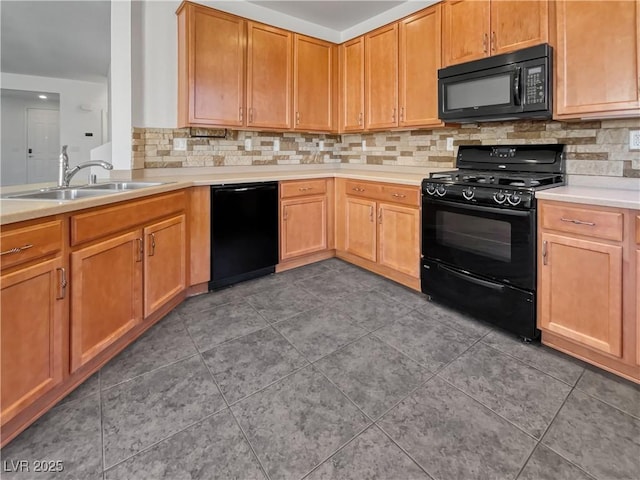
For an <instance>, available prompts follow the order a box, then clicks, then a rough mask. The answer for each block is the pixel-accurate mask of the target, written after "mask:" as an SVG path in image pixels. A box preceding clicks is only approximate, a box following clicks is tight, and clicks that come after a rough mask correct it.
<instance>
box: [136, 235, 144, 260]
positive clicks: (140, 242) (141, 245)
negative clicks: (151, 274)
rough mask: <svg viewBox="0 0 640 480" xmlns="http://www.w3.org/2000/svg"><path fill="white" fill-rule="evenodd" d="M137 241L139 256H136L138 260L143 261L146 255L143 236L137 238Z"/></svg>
mask: <svg viewBox="0 0 640 480" xmlns="http://www.w3.org/2000/svg"><path fill="white" fill-rule="evenodd" d="M136 242H137V243H138V258H136V262H141V261H142V257H143V256H144V241H143V240H142V239H141V238H136Z"/></svg>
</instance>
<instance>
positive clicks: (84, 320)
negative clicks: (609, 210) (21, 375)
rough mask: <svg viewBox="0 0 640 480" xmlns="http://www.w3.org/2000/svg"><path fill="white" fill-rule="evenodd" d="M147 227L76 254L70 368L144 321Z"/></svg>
mask: <svg viewBox="0 0 640 480" xmlns="http://www.w3.org/2000/svg"><path fill="white" fill-rule="evenodd" d="M142 241H143V240H142V231H141V230H136V231H133V232H129V233H126V234H124V235H120V236H117V237H115V238H111V239H109V240H105V241H103V242H99V243H96V244H93V245H91V246H88V247H85V248H81V249H79V250H77V251H75V252H73V253H72V254H71V371H72V372H74V371H75V370H77V369H78V368H80V367H81V366H82V365H84V364H86V363H87V362H89V361H90V360H91V359H93V358H94V357H95V356H96V355H98V354H99V353H100V352H102V351H103V350H104V349H105V348H107V347H108V346H109V345H111V344H112V343H113V342H115V341H116V340H117V339H119V338H120V337H122V336H123V335H124V334H125V333H126V332H128V331H129V330H131V329H132V328H133V327H135V326H136V325H137V324H138V323H140V322H141V321H142V266H143V255H144V248H143V244H142Z"/></svg>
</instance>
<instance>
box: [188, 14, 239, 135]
mask: <svg viewBox="0 0 640 480" xmlns="http://www.w3.org/2000/svg"><path fill="white" fill-rule="evenodd" d="M178 18H179V23H178V25H179V27H178V28H179V30H180V34H179V47H178V48H179V52H180V54H179V64H180V68H179V72H180V74H179V78H178V92H179V94H178V96H179V99H180V100H179V103H180V105H179V107H178V111H179V117H180V118H179V119H178V123H179V125H180V126H188V125H219V126H242V125H243V111H242V109H243V107H244V62H245V60H244V59H245V21H244V20H243V19H242V18H239V17H235V16H233V15H227V14H225V13H222V12H218V11H215V10H211V9H209V8H203V7H199V6H196V5H193V4H185V7H184V11H181V12H179V17H178Z"/></svg>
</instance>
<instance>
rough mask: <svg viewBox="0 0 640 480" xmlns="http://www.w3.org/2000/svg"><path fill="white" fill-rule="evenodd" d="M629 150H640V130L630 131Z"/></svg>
mask: <svg viewBox="0 0 640 480" xmlns="http://www.w3.org/2000/svg"><path fill="white" fill-rule="evenodd" d="M629 150H640V130H629Z"/></svg>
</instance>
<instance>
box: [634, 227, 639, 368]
mask: <svg viewBox="0 0 640 480" xmlns="http://www.w3.org/2000/svg"><path fill="white" fill-rule="evenodd" d="M636 222H638V223H637V226H638V227H637V228H640V217H639V218H638V220H636ZM635 296H636V363H637V364H638V365H640V248H638V249H636V291H635Z"/></svg>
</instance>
